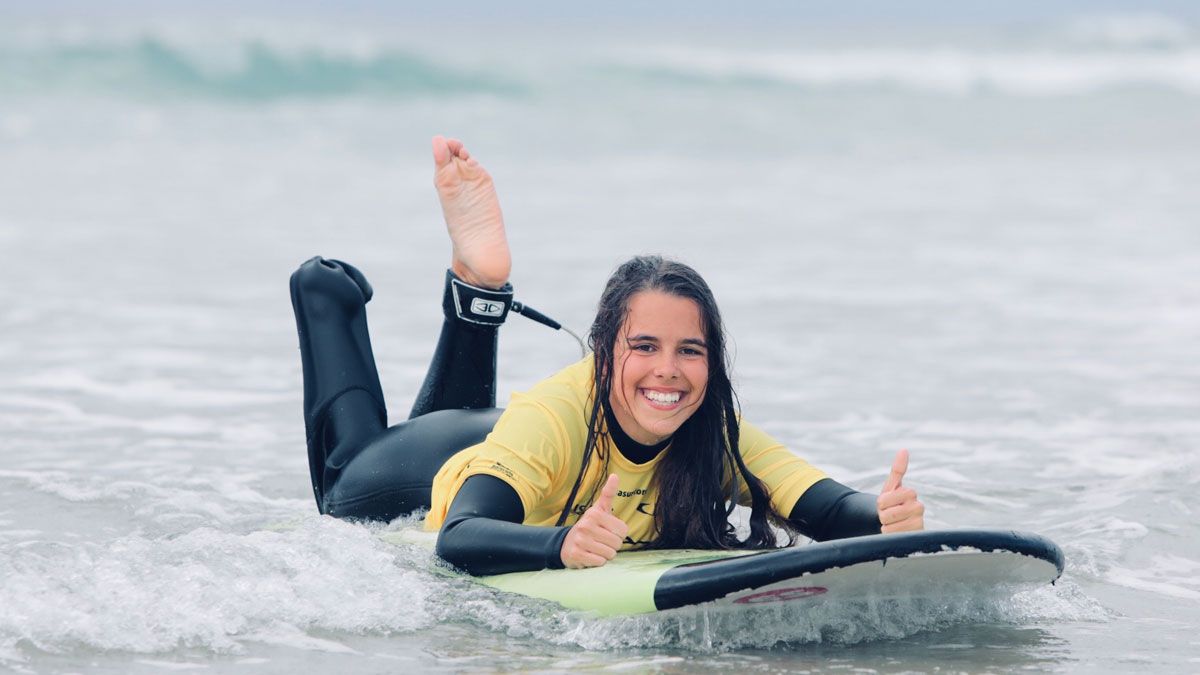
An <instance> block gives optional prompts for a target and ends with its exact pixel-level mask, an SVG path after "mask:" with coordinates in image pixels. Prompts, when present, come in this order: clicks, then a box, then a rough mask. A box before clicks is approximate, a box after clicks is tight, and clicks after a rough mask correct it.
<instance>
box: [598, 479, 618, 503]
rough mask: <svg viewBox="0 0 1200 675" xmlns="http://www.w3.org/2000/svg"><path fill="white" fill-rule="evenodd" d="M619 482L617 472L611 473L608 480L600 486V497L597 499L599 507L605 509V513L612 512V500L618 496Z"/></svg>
mask: <svg viewBox="0 0 1200 675" xmlns="http://www.w3.org/2000/svg"><path fill="white" fill-rule="evenodd" d="M619 482H620V480H619V479H618V478H617V474H615V473H614V474H609V476H608V482H606V483H605V484H604V487H602V488H600V499H597V500H596V507H597V508H600V509H603V510H604V512H605V513H612V501H613V497H616V496H617V483H619Z"/></svg>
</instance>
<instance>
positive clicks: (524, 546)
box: [291, 257, 880, 574]
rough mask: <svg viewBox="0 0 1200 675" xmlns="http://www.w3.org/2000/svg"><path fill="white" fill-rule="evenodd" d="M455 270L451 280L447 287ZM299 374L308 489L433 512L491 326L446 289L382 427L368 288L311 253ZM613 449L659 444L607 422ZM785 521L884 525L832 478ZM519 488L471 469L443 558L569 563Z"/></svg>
mask: <svg viewBox="0 0 1200 675" xmlns="http://www.w3.org/2000/svg"><path fill="white" fill-rule="evenodd" d="M449 279H450V277H449V276H448V277H447V284H449V283H450V282H449ZM291 295H292V308H293V309H294V311H295V314H296V327H297V330H298V332H299V337H300V357H301V361H302V364H303V370H304V422H305V429H306V432H307V438H308V460H309V469H310V472H311V476H312V484H313V493H314V495H315V497H316V500H317V507H318V508H319V509H320V511H321V513H325V514H328V515H331V516H335V517H338V518H350V519H359V520H384V521H386V520H391V519H393V518H395V517H397V516H400V515H404V514H407V513H411V512H413V511H415V510H417V509H422V508H429V506H430V488H431V486H432V484H433V478H434V476H435V475H436V474H437V472H438V470H439V469H440V468H441V466H442V464H443V463H444V462H445V461H446V460H447V459H449V458H450V457H451V456H452V455H454V454H455V453H457V452H458V451H459V450H462V449H463V448H466V447H469V446H471V445H474V444H476V443H478V442H480V441H481V440H483V438H484V437H485V436H486V435H487V433H488V432H489V431H491V428H492V426H493V425H494V424H495V422H496V419H497V418H498V417H499V415H500V412H501V411H500V410H498V409H497V408H496V407H495V405H496V345H497V332H498V329H497V327H496V326H492V325H484V324H478V323H473V322H468V321H464V320H463V319H461V318H459V316H458V315H457V314H456V312H455V309H454V305H453V301H452V300H451V298H450V291H449V287H448V288H447V293H446V296H445V298H444V299H443V310H444V313H445V321H444V322H443V324H442V332H441V335H440V337H439V338H438V343H437V347H436V349H435V350H434V355H433V360H432V362H431V364H430V367H429V372H428V373H427V374H426V376H425V382H424V384H423V385H422V387H421V391H420V393H419V394H418V396H417V400H416V402H415V403H414V405H413V409H412V411H411V413H410V414H409V419H408V420H407V421H404V422H401V423H399V424H397V425H394V426H392V427H388V426H387V409H386V407H385V405H384V402H383V390H382V388H381V386H380V384H379V374H378V371H377V370H376V368H375V358H374V356H373V354H372V352H371V342H370V338H369V336H368V333H367V317H366V303H367V301H369V300H370V299H371V295H372V290H371V286H370V284H369V283H368V282H367V280H366V278H365V277H364V276H363V275H362V273H361V272H359V271H358V270H357V269H356V268H354V267H353V266H351V265H349V264H346V263H343V262H340V261H337V260H326V259H323V258H319V257H317V258H313V259H311V260H308V261H307V262H305V263H304V264H303V265H301V266H300V269H298V270H296V272H295V273H293V274H292V278H291ZM609 428H610V429H614V434H613V435H614V441H615V442H616V445H617V448H618V450H619V451H620V452H621V453H622V454H623V455H625V457H626V458H628V459H629V460H630V461H633V462H635V463H645V462H647V461H649V460H650V459H652V458H653V457H654V456H655V455H656V454H657V453H658V452H661V450H662V449H663V447H665V444H664V445H660V446H643V445H640V444H638V443H636V442H635V441H633V440H632V439H630V438H629V437H628V436H626V435H625V434H624V433H616V432H617V431H618V430H619V429H620V427H619V425H617V424H615V423H613V422H612V421H611V420H610V423H609ZM788 517H789V520H790V521H791V522H792V523H793V525H795V526H796V528H797V529H798V530H799V531H800V532H801V533H803V534H805V535H806V536H809V537H812V538H813V539H816V540H818V541H823V540H827V539H838V538H843V537H852V536H859V535H864V534H878V533H879V527H880V526H879V518H878V514H877V511H876V507H875V497H874V496H873V495H868V494H865V493H860V492H857V491H855V490H852V489H850V488H848V487H846V486H844V485H842V484H840V483H838V482H837V481H834V480H832V479H828V478H826V479H824V480H821V481H819V482H817V483H816V484H814V485H813V486H812V487H810V488H809V489H808V490H807V491H805V492H804V494H803V495H802V496H801V497H800V499H799V501H797V502H796V505H795V506H794V507H793V508H792V512H791V513H790V514H789V516H788ZM524 518H525V512H524V507H523V506H522V505H521V500H520V498H519V497H518V495H517V492H516V490H514V489H513V488H512V487H511V486H509V485H508V484H507V483H505V482H504V481H502V480H500V479H499V478H495V477H493V476H487V475H475V476H471V477H470V478H469V479H467V481H466V482H465V483H464V484H463V486H462V488H461V489H460V490H459V491H458V494H457V495H456V496H455V497H454V501H453V502H452V503H451V505H450V510H449V513H448V514H447V517H446V521H445V523H444V524H443V525H442V529H441V533H440V535H439V537H438V546H437V551H438V554H439V555H441V556H442V557H443V558H445V559H446V560H447V561H449V562H451V563H453V564H455V565H457V566H459V567H461V568H463V569H465V570H467V571H468V572H470V573H472V574H499V573H502V572H512V571H518V570H536V569H544V568H547V567H552V568H553V567H562V566H563V563H562V559H561V557H560V551H561V548H562V542H563V540H564V539H565V538H566V535H567V531H568V530H569V529H570V528H569V527H534V526H528V525H522V524H521V523H522V522H523V521H524Z"/></svg>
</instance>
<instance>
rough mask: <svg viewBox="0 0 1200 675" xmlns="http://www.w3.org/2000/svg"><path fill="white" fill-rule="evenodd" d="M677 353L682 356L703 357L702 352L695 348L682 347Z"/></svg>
mask: <svg viewBox="0 0 1200 675" xmlns="http://www.w3.org/2000/svg"><path fill="white" fill-rule="evenodd" d="M679 353H680V354H683V355H684V356H704V352H702V351H700V350H699V349H696V348H695V347H684V348H683V349H680V350H679Z"/></svg>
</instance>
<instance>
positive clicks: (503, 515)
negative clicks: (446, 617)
mask: <svg viewBox="0 0 1200 675" xmlns="http://www.w3.org/2000/svg"><path fill="white" fill-rule="evenodd" d="M524 518H525V511H524V508H523V507H522V506H521V499H520V497H518V496H517V492H516V491H515V490H513V488H512V486H510V485H509V484H508V483H505V482H504V481H502V480H500V479H499V478H495V477H493V476H486V475H477V476H471V477H470V478H468V479H467V481H466V483H464V484H463V486H462V488H461V489H460V490H459V491H458V494H457V495H455V497H454V501H453V502H452V503H451V504H450V510H449V513H448V514H447V516H446V522H445V523H444V524H443V525H442V530H441V532H440V533H439V534H438V541H437V554H438V555H439V556H441V557H442V558H443V559H444V560H446V561H447V562H449V563H451V564H452V565H454V566H456V567H459V568H461V569H463V570H466V571H467V572H469V573H471V574H475V575H486V574H503V573H505V572H524V571H532V570H541V569H546V568H561V567H563V562H562V557H561V551H562V544H563V540H564V539H565V538H566V536H567V532H568V530H569V529H570V528H567V527H535V526H532V525H522V524H521V522H522V521H523V520H524Z"/></svg>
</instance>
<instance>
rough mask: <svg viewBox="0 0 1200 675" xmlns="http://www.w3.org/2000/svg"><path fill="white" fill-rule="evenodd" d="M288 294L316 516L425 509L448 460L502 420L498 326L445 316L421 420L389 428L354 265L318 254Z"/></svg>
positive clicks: (376, 515)
mask: <svg viewBox="0 0 1200 675" xmlns="http://www.w3.org/2000/svg"><path fill="white" fill-rule="evenodd" d="M291 295H292V308H293V310H294V311H295V315H296V328H297V331H298V333H299V338H300V357H301V363H302V365H303V370H304V423H305V430H306V432H307V434H306V435H307V439H308V458H309V469H310V472H311V478H312V484H313V493H314V496H315V497H316V500H317V506H318V508H319V509H320V511H321V513H327V514H329V515H332V516H336V517H339V518H356V519H365V520H390V519H392V518H395V517H396V516H399V515H403V514H406V513H410V512H412V511H414V510H416V509H419V508H428V507H429V501H430V499H429V497H430V486H431V485H432V483H433V477H434V476H435V475H436V474H437V471H438V469H440V468H441V466H442V464H443V463H445V460H446V459H448V458H449V457H450V456H451V455H453V454H454V453H456V452H458V451H459V450H461V449H462V448H465V447H467V446H469V445H473V444H475V443H477V442H479V441H480V440H482V439H483V437H484V436H486V435H487V433H488V432H489V431H491V429H492V426H494V424H495V421H496V419H497V418H498V417H499V414H500V411H499V410H495V409H494V408H492V406H493V405H494V404H495V363H496V332H497V331H496V329H495V328H494V327H486V326H479V327H476V326H474V325H468V324H465V322H461V321H452V320H450V318H449V317H448V318H447V321H446V322H445V323H444V324H443V326H442V335H441V338H440V339H439V341H438V349H437V351H436V352H435V355H434V360H433V363H432V364H431V366H430V374H429V376H427V377H426V380H425V386H424V388H423V389H422V396H421V397H419V398H418V406H417V407H415V408H414V415H418V414H419V415H421V416H420V417H417V418H416V419H411V420H409V421H407V422H403V423H401V424H398V425H396V426H393V427H391V428H390V429H389V428H387V409H386V407H385V406H384V402H383V391H382V387H381V386H380V384H379V373H378V371H377V370H376V368H375V358H374V355H373V354H372V351H371V341H370V336H369V334H368V331H367V316H366V303H367V301H369V300H370V299H371V295H372V290H371V285H370V284H369V283H368V282H367V280H366V278H365V277H364V276H363V274H362V273H361V272H359V271H358V270H357V269H356V268H355V267H354V266H352V265H349V264H347V263H344V262H341V261H337V260H326V259H323V258H320V257H316V258H313V259H311V260H309V261H307V262H305V263H304V264H303V265H301V266H300V268H299V269H298V270H296V272H295V273H293V274H292V278H291ZM422 401H423V402H424V403H422ZM450 408H472V409H474V410H471V411H465V410H459V411H453V412H452V411H451V410H450Z"/></svg>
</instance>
